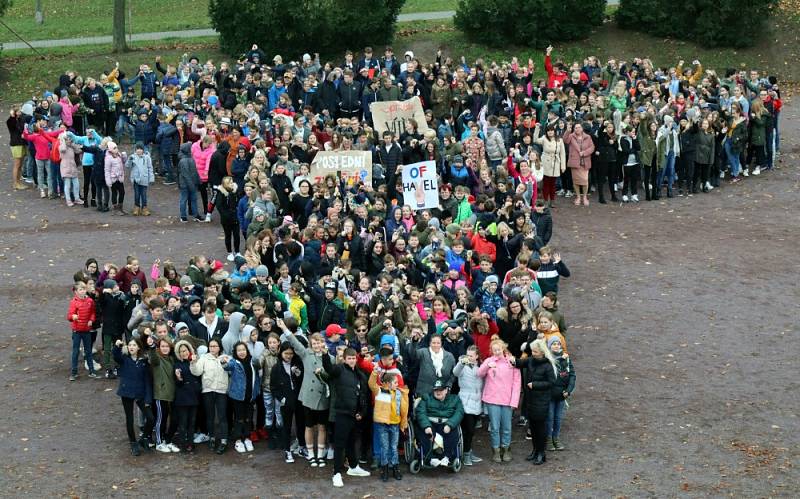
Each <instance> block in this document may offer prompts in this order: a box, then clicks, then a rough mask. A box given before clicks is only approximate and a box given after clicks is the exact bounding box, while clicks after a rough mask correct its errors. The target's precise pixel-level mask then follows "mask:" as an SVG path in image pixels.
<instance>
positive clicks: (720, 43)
mask: <svg viewBox="0 0 800 499" xmlns="http://www.w3.org/2000/svg"><path fill="white" fill-rule="evenodd" d="M777 3H778V0H621V1H620V5H619V9H617V14H616V19H617V23H618V24H619V26H620V27H621V28H623V29H630V30H636V31H643V32H646V33H649V34H652V35H655V36H668V37H673V38H678V39H681V40H691V41H694V42H697V43H699V44H702V45H704V46H710V47H735V48H738V47H747V46H750V45H753V43H755V41H756V40H757V39H758V37H759V36H761V35H762V34H763V33H764V31H765V27H766V20H767V19H768V18H769V15H770V13H771V11H772V9H773V8H774V7H775V6H776V5H777Z"/></svg>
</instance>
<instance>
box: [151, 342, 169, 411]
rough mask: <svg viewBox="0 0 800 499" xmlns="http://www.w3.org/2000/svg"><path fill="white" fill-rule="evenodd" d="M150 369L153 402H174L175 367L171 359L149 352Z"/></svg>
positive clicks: (154, 351)
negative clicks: (151, 371)
mask: <svg viewBox="0 0 800 499" xmlns="http://www.w3.org/2000/svg"><path fill="white" fill-rule="evenodd" d="M150 368H151V369H152V370H153V400H164V401H167V402H172V401H173V400H175V367H174V363H173V358H172V356H171V355H170V356H169V357H162V356H161V355H160V354H159V353H158V352H157V351H156V350H155V349H153V350H150Z"/></svg>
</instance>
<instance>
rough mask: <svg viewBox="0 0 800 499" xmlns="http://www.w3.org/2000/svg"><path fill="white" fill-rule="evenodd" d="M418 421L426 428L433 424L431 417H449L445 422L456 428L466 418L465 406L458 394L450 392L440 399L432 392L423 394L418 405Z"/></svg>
mask: <svg viewBox="0 0 800 499" xmlns="http://www.w3.org/2000/svg"><path fill="white" fill-rule="evenodd" d="M416 415H417V423H419V425H420V427H422V429H423V430H424V429H425V428H429V427H430V426H431V420H430V418H443V419H447V422H446V423H445V424H446V425H447V426H449V427H450V428H451V429H455V428H457V427H458V425H460V424H461V420H462V419H464V406H463V405H462V403H461V399H460V398H459V396H458V395H453V394H452V393H448V394H447V396H446V397H445V398H444V400H438V399H437V398H436V397H434V396H433V394H432V393H429V394H427V395H423V397H422V400H421V401H420V403H419V404H418V405H417V411H416Z"/></svg>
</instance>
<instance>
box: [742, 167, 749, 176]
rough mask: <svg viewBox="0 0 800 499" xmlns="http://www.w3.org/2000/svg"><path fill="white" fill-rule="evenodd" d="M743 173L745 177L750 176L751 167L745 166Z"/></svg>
mask: <svg viewBox="0 0 800 499" xmlns="http://www.w3.org/2000/svg"><path fill="white" fill-rule="evenodd" d="M742 175H744V176H745V177H749V176H750V168H745V169H744V170H743V171H742Z"/></svg>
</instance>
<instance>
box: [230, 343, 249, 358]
mask: <svg viewBox="0 0 800 499" xmlns="http://www.w3.org/2000/svg"><path fill="white" fill-rule="evenodd" d="M239 345H242V346H243V347H244V351H245V352H247V354H246V355H245V357H244V358H243V359H240V358H239V356H238V355H236V350H237V349H238V348H239ZM231 353H232V354H233V355H231V357H233V358H234V359H236V360H238V361H239V362H242V363H249V362H250V360H251V356H250V349H249V348H247V344H246V343H245V342H243V341H237V342H236V343H235V344H234V345H233V348H232V349H231Z"/></svg>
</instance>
